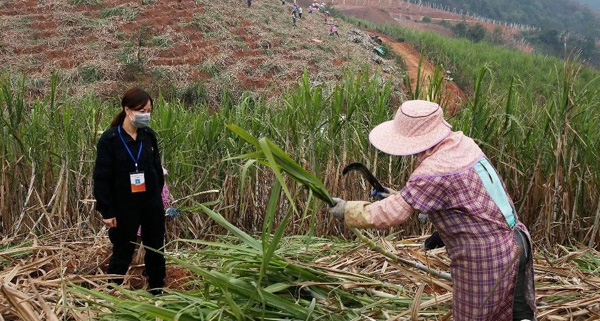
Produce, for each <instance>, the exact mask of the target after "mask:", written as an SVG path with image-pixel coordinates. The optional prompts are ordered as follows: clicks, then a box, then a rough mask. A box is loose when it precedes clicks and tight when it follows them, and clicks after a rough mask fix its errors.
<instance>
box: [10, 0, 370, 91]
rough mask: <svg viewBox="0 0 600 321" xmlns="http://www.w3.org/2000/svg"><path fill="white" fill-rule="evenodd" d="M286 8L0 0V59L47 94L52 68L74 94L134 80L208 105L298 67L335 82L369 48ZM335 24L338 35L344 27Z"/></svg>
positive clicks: (170, 0) (293, 73)
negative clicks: (293, 16)
mask: <svg viewBox="0 0 600 321" xmlns="http://www.w3.org/2000/svg"><path fill="white" fill-rule="evenodd" d="M289 6H290V5H289V4H288V5H285V6H282V5H281V4H280V3H279V2H275V1H272V2H271V1H255V2H254V4H253V5H252V7H250V8H248V7H247V6H246V2H242V1H234V0H223V1H198V0H196V1H194V0H164V1H154V0H142V1H126V0H125V1H123V0H71V1H68V2H67V1H34V0H25V1H12V0H11V1H7V0H2V1H0V17H2V19H0V29H1V30H2V33H1V37H0V66H2V69H3V70H4V71H5V72H10V73H13V74H14V73H17V72H23V73H25V74H27V75H28V76H27V79H28V80H27V81H28V83H27V85H28V88H29V89H30V91H31V93H33V94H38V95H40V94H42V93H43V92H44V91H47V88H48V80H49V75H50V73H51V72H52V70H59V71H60V72H61V75H62V77H61V81H62V82H63V84H64V83H66V85H67V86H61V87H63V88H71V90H72V94H76V95H83V94H85V93H88V92H89V91H90V89H93V90H94V92H95V93H98V94H101V95H104V96H111V95H113V94H115V93H118V92H121V91H122V90H123V89H124V88H126V87H129V86H131V85H132V84H136V83H137V84H140V83H141V84H143V85H144V86H146V87H151V88H152V89H153V90H154V91H157V90H158V89H159V88H160V89H161V90H162V91H163V92H165V91H167V90H172V91H177V92H178V93H180V94H181V95H180V96H184V98H185V97H186V95H187V96H190V95H191V96H193V97H192V98H196V99H197V100H198V99H200V100H204V101H206V102H212V101H216V100H218V99H219V97H220V96H221V95H222V93H223V91H224V90H230V91H232V92H233V93H239V92H242V91H253V92H256V93H267V95H268V96H272V95H277V94H278V93H280V92H281V91H282V90H283V89H284V88H287V86H288V85H289V84H295V83H296V80H297V79H298V77H299V76H300V75H301V74H302V73H303V72H304V70H307V71H309V72H310V73H311V75H314V77H313V78H314V79H315V81H317V82H327V81H333V80H335V79H338V78H339V77H340V75H341V73H342V72H343V69H344V68H343V66H344V65H348V64H350V65H355V66H358V65H360V64H364V63H367V64H369V63H370V61H371V59H370V57H371V55H372V53H371V52H370V51H369V50H366V49H364V48H362V47H360V46H358V45H357V44H354V43H352V42H349V41H348V40H347V39H345V37H344V36H342V37H340V38H337V37H335V38H334V37H329V35H328V26H327V25H326V24H325V23H324V20H323V19H322V16H321V15H318V14H316V13H315V14H312V15H311V14H306V15H305V17H304V18H303V19H300V20H299V21H298V23H297V27H293V26H292V21H291V17H290V16H289ZM336 24H338V25H339V31H340V34H341V35H345V33H346V31H347V30H348V29H349V28H350V27H349V26H348V25H346V24H344V23H343V22H336ZM315 40H317V41H315ZM373 65H375V64H373ZM375 69H376V68H375ZM198 84H199V85H198ZM194 95H195V96H194ZM194 102H197V101H194Z"/></svg>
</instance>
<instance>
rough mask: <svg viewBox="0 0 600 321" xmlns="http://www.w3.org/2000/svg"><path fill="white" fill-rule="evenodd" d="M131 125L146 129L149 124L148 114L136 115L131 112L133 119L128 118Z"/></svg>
mask: <svg viewBox="0 0 600 321" xmlns="http://www.w3.org/2000/svg"><path fill="white" fill-rule="evenodd" d="M129 120H130V121H131V124H132V125H133V126H135V127H137V128H144V127H148V125H149V124H150V113H136V112H133V119H131V117H129Z"/></svg>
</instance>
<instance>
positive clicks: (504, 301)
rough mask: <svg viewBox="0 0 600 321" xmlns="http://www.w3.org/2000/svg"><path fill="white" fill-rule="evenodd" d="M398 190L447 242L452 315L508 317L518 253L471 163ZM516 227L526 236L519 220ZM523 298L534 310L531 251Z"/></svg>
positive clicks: (464, 319)
mask: <svg viewBox="0 0 600 321" xmlns="http://www.w3.org/2000/svg"><path fill="white" fill-rule="evenodd" d="M400 193H401V195H402V197H403V198H404V200H405V201H406V202H407V203H408V204H409V205H411V206H412V207H413V208H415V209H417V210H419V211H421V212H423V213H428V214H429V219H430V220H431V222H432V223H433V225H434V226H435V228H436V229H437V230H438V231H439V232H440V235H441V236H442V239H443V240H444V243H446V250H447V252H448V255H449V256H450V259H451V260H452V262H451V265H450V270H451V273H452V280H453V301H452V316H453V320H454V321H474V320H477V321H486V320H489V321H512V305H513V297H514V287H515V283H516V277H517V269H518V264H519V259H518V254H519V252H518V248H517V246H516V242H515V238H514V234H513V231H512V229H511V228H510V227H509V226H508V224H507V223H506V220H505V218H504V216H503V215H502V212H501V211H500V209H499V208H498V206H496V204H495V203H494V201H493V200H492V198H491V197H490V195H489V194H488V193H487V191H486V189H485V187H484V185H483V183H482V181H481V179H480V178H479V176H478V174H477V172H476V170H475V168H474V167H473V166H470V167H467V168H465V169H463V170H461V171H458V172H454V173H448V174H439V175H421V176H413V177H411V178H410V179H409V181H408V183H407V184H406V186H405V187H404V188H403V189H402V190H401V191H400ZM509 199H510V197H509ZM511 202H512V200H511ZM515 228H518V229H520V230H522V231H524V232H525V234H526V235H527V237H528V238H530V236H529V233H528V232H527V229H526V227H525V226H524V225H523V224H522V223H521V222H519V221H518V219H517V224H516V225H515ZM530 244H532V243H531V240H530ZM526 298H527V302H528V304H529V305H530V307H531V308H532V310H533V311H535V310H536V309H535V301H534V298H535V294H534V285H533V261H532V258H531V256H530V258H529V261H528V263H527V293H526Z"/></svg>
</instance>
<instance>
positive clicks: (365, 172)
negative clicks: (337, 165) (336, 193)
mask: <svg viewBox="0 0 600 321" xmlns="http://www.w3.org/2000/svg"><path fill="white" fill-rule="evenodd" d="M351 171H359V172H360V173H361V174H362V176H363V177H364V178H365V179H366V180H367V181H368V182H369V184H371V186H373V188H374V189H375V190H376V191H378V192H384V193H387V192H388V191H387V190H386V189H385V187H383V185H381V183H379V181H378V180H377V178H375V175H373V173H371V171H370V170H369V169H368V168H367V166H365V165H364V164H362V163H350V164H348V165H346V167H344V169H343V170H342V174H343V175H346V174H348V173H349V172H351Z"/></svg>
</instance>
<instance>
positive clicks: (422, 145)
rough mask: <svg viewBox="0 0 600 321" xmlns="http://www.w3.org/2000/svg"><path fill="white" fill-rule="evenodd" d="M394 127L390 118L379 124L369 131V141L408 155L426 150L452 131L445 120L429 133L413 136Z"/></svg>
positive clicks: (393, 153)
mask: <svg viewBox="0 0 600 321" xmlns="http://www.w3.org/2000/svg"><path fill="white" fill-rule="evenodd" d="M394 127H395V124H394V121H393V120H390V121H386V122H384V123H381V124H379V125H377V126H376V127H375V128H373V130H371V133H369V141H370V142H371V144H373V146H375V148H377V149H378V150H380V151H382V152H384V153H386V154H390V155H394V156H408V155H414V154H418V153H420V152H423V151H426V150H428V149H430V148H431V147H433V146H435V145H437V144H438V143H439V142H441V141H442V140H444V138H446V137H448V135H450V133H451V132H452V129H451V128H450V125H449V124H448V123H446V122H445V121H443V122H442V123H440V125H439V126H437V127H436V128H435V129H434V130H432V131H430V132H428V133H427V134H424V135H421V136H413V137H407V136H403V135H401V134H400V133H398V132H397V131H396V130H395V129H394Z"/></svg>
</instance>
